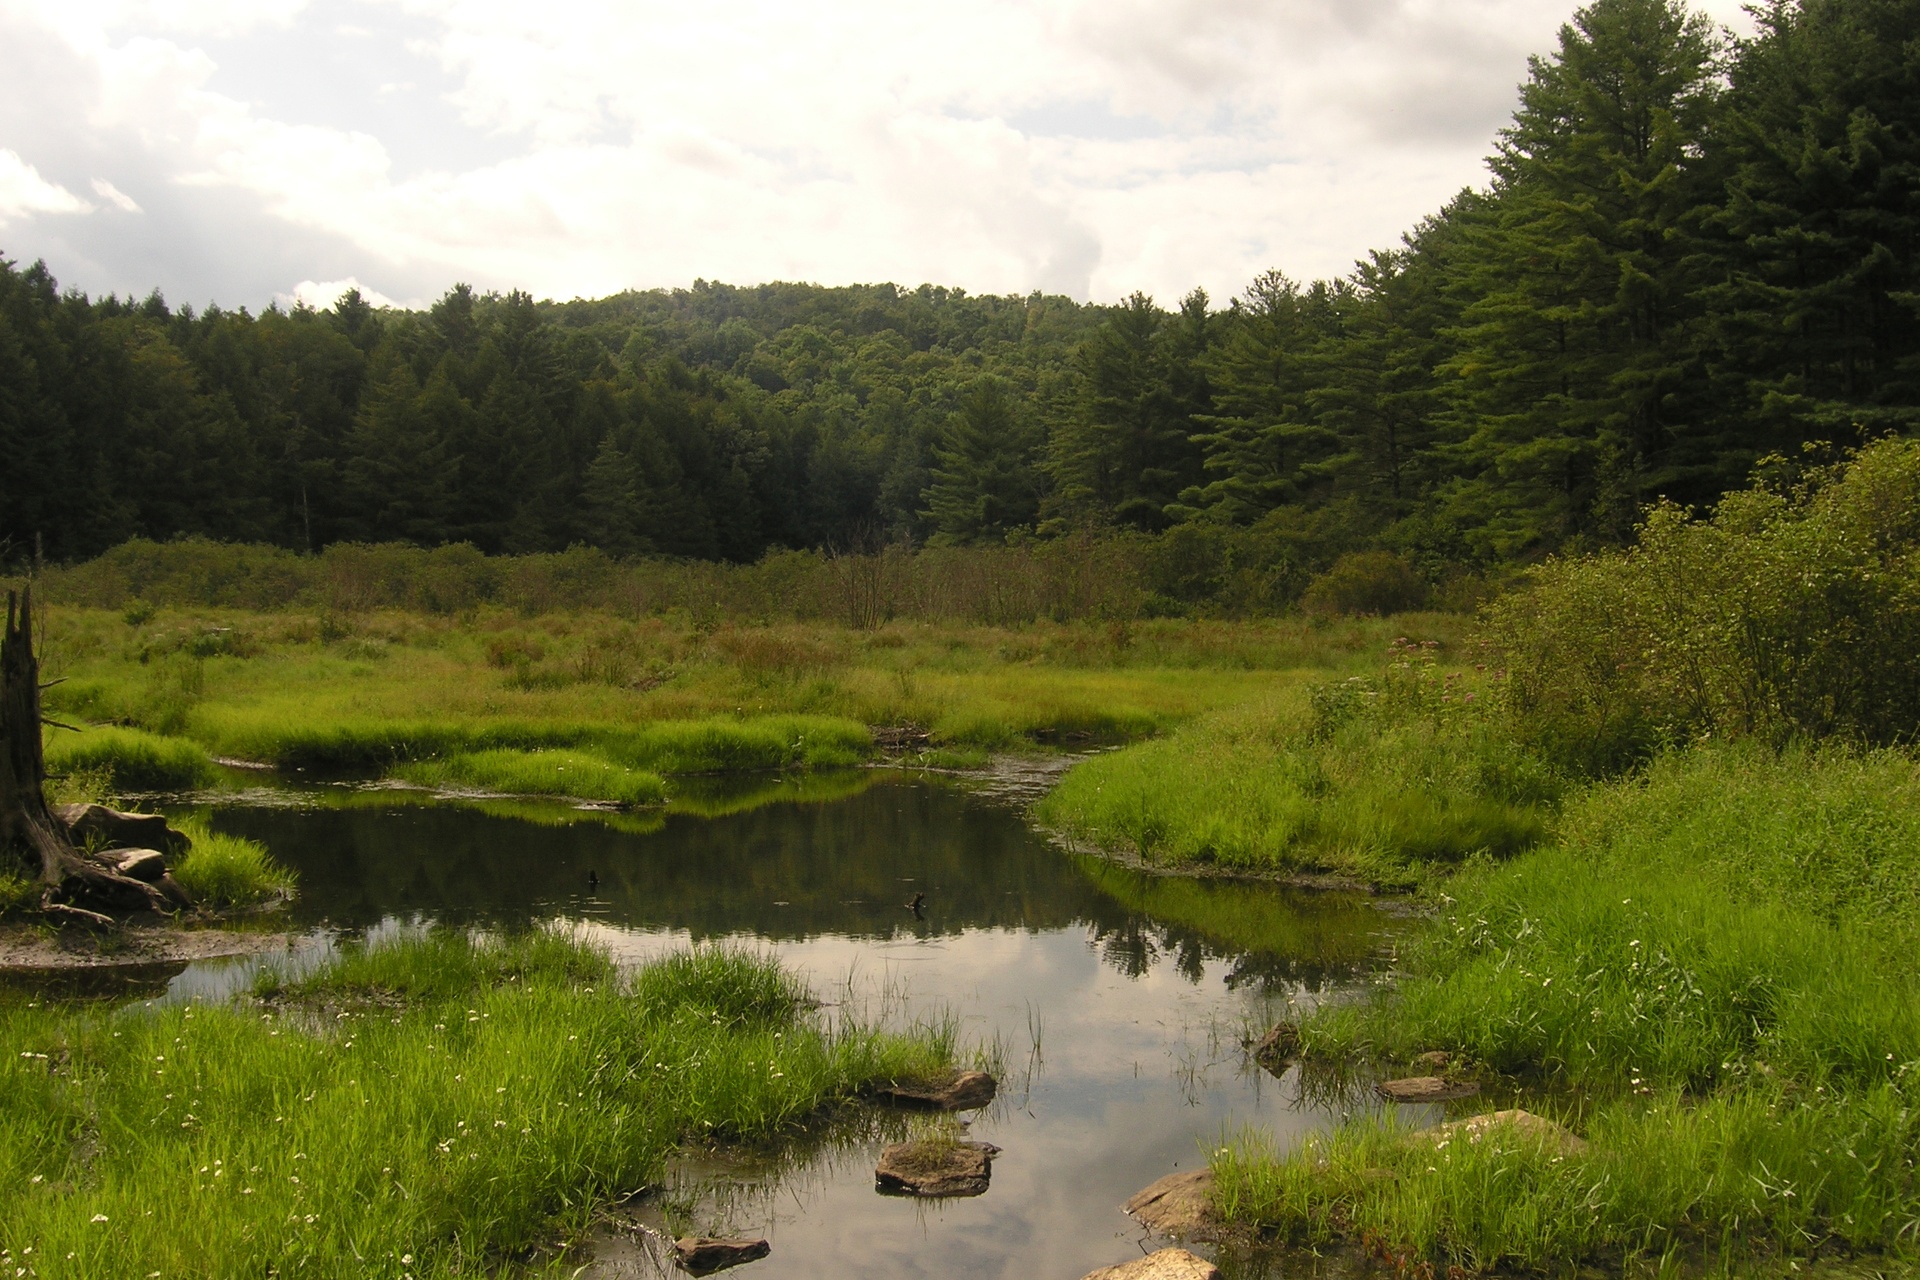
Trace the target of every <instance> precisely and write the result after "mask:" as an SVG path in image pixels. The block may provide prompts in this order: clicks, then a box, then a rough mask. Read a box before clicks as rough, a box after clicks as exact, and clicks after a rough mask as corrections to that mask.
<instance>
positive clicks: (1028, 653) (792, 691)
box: [46, 608, 1461, 776]
mask: <svg viewBox="0 0 1920 1280" xmlns="http://www.w3.org/2000/svg"><path fill="white" fill-rule="evenodd" d="M1415 621H1417V622H1418V623H1419V624H1420V625H1421V626H1423V627H1424V628H1426V629H1428V630H1436V629H1437V630H1438V631H1440V632H1446V633H1449V634H1450V633H1452V632H1457V631H1458V630H1459V629H1460V626H1461V624H1460V622H1459V620H1457V619H1447V618H1442V617H1438V616H1429V617H1423V618H1420V619H1416V620H1415ZM1395 625H1396V624H1395V623H1394V622H1391V621H1380V620H1366V621H1356V622H1351V623H1338V624H1332V625H1310V624H1306V623H1301V622H1294V621H1277V622H1257V623H1253V622H1249V623H1213V622H1184V621H1159V622H1150V623H1148V622H1142V623H1127V624H1121V623H1113V624H1099V625H1095V624H1051V623H1048V624H1035V625H1031V626H1022V627H976V626H966V625H940V626H932V625H905V624H902V625H894V626H889V627H886V628H883V629H882V630H880V631H878V632H868V633H863V632H855V631H849V630H847V629H845V628H841V627H835V626H831V625H826V624H814V625H799V624H776V625H770V626H763V627H724V628H721V629H719V630H717V631H712V630H703V629H700V628H694V627H688V626H687V625H686V624H685V622H684V620H674V619H665V618H650V619H644V620H641V621H637V622H635V621H627V620H623V619H616V618H611V617H604V616H599V615H593V614H582V615H555V616H547V617H541V618H536V619H528V618H522V617H519V616H516V615H506V614H498V613H482V614H477V615H474V616H472V617H469V618H465V619H462V620H459V621H456V620H454V619H451V618H447V617H441V616H434V615H420V614H404V613H383V614H378V615H360V616H356V617H352V618H340V617H324V618H315V617H312V616H310V615H302V614H291V613H266V614H259V613H242V612H236V611H231V610H176V609H162V610H160V611H159V612H158V613H156V614H155V615H154V616H152V617H150V618H142V619H141V620H140V621H139V622H138V623H137V624H129V623H128V622H127V621H126V620H125V619H124V618H123V617H122V615H121V614H119V613H111V612H107V611H105V610H96V609H73V608H55V609H54V610H53V611H52V612H51V615H50V621H49V627H50V631H49V640H48V643H47V650H46V654H47V656H46V664H47V670H48V671H49V673H50V674H57V675H60V676H63V677H67V683H65V684H63V685H60V686H58V687H56V688H54V689H52V690H50V691H49V695H48V696H49V701H50V704H52V705H53V706H54V707H55V709H56V710H57V712H58V713H59V714H60V715H62V717H63V718H67V719H71V720H90V721H94V722H102V721H112V722H115V723H122V724H130V725H134V726H138V727H140V728H144V729H147V730H149V731H153V732H161V733H164V734H167V735H172V736H176V737H182V738H185V739H188V740H190V741H191V742H193V743H194V744H197V745H198V746H199V747H200V748H201V749H202V750H203V751H206V752H211V753H212V754H214V755H218V756H221V757H228V758H237V759H243V760H255V761H261V762H264V763H268V764H272V765H275V766H276V767H279V768H283V769H289V770H294V769H297V770H304V771H307V772H309V773H315V774H318V773H340V774H358V775H361V776H366V775H372V774H378V773H380V772H381V771H383V770H385V769H387V768H388V767H390V766H392V765H393V764H395V763H399V762H408V761H419V760H427V759H433V758H439V757H446V756H449V755H452V754H455V753H459V752H473V751H487V750H517V751H529V750H538V749H554V748H565V749H571V750H587V751H594V752H597V753H599V754H603V755H606V756H608V757H609V758H611V759H616V760H618V761H619V762H620V763H622V764H626V765H630V766H632V767H634V768H636V769H646V770H649V771H651V772H654V773H660V774H674V773H688V772H708V771H715V770H741V769H767V768H791V767H811V766H830V765H836V764H848V763H857V762H861V761H865V760H868V759H871V758H872V757H873V756H874V754H875V752H874V747H873V744H872V742H871V740H870V739H869V737H868V736H867V734H866V732H865V728H864V727H865V726H867V725H895V724H917V725H921V726H923V727H925V728H927V729H929V730H930V731H931V732H932V735H933V745H934V746H935V747H937V748H940V749H943V750H955V751H960V752H964V753H968V754H967V758H974V756H973V753H977V752H981V751H986V750H1001V749H1010V748H1011V749H1031V748H1033V747H1034V746H1036V745H1038V746H1048V745H1062V744H1065V745H1072V744H1080V743H1091V742H1120V741H1128V740H1132V739H1136V738H1140V737H1144V736H1148V735H1151V734H1155V733H1160V732H1164V731H1166V730H1168V729H1170V728H1172V727H1174V726H1176V725H1179V724H1182V723H1184V722H1186V721H1187V720H1190V719H1192V718H1193V717H1194V716H1197V715H1202V714H1206V713H1208V712H1212V711H1216V710H1219V709H1221V708H1223V707H1228V706H1233V705H1236V704H1239V703H1243V702H1245V701H1247V700H1248V699H1250V698H1253V697H1257V696H1259V695H1260V694H1261V693H1262V692H1263V691H1264V690H1266V689H1267V688H1269V687H1270V686H1271V685H1272V683H1273V678H1274V677H1273V673H1275V672H1281V671H1289V672H1290V671H1295V670H1299V669H1302V668H1312V669H1314V670H1318V671H1321V672H1328V671H1336V670H1340V669H1343V668H1344V667H1346V666H1347V665H1349V664H1351V663H1353V662H1354V661H1355V659H1356V656H1357V655H1362V654H1366V653H1369V652H1372V653H1376V654H1377V653H1378V652H1379V650H1380V648H1381V647H1382V646H1383V645H1384V644H1385V642H1386V640H1387V639H1388V638H1389V637H1390V636H1391V635H1392V634H1394V631H1393V628H1394V626H1395ZM210 634H217V635H220V636H222V637H224V639H223V642H222V644H221V645H220V646H218V648H217V649H209V648H207V646H205V645H204V644H202V643H201V641H202V640H203V639H204V637H205V636H207V635H210Z"/></svg>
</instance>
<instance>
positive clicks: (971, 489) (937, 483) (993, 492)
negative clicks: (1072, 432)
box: [921, 377, 1040, 543]
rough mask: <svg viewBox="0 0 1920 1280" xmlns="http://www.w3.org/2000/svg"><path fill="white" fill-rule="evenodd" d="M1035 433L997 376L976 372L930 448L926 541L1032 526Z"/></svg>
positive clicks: (1036, 502)
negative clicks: (977, 377)
mask: <svg viewBox="0 0 1920 1280" xmlns="http://www.w3.org/2000/svg"><path fill="white" fill-rule="evenodd" d="M1038 445H1039V437H1038V433H1037V432H1036V431H1035V430H1034V429H1033V427H1032V425H1031V424H1030V423H1029V422H1028V421H1027V420H1026V418H1025V416H1024V414H1023V413H1022V411H1021V406H1020V404H1019V402H1018V401H1017V400H1016V399H1015V398H1014V396H1013V394H1012V393H1011V392H1010V391H1009V389H1008V388H1007V386H1006V384H1005V383H1004V382H1002V381H1001V380H1000V379H998V378H994V377H986V378H981V379H980V380H979V381H978V382H976V383H974V384H973V386H972V387H971V388H969V389H968V391H967V394H966V396H965V397H964V398H963V399H962V400H961V402H960V408H959V411H958V412H956V413H955V414H954V415H953V416H952V417H951V418H950V419H948V422H947V426H946V430H945V431H943V432H942V433H941V438H940V444H939V446H938V447H937V448H936V450H935V456H936V458H937V459H938V462H937V465H936V466H935V467H934V469H933V483H932V484H931V485H929V486H928V487H927V490H926V494H925V501H926V504H927V507H926V510H925V511H923V512H922V513H921V514H922V516H924V517H925V518H926V519H927V520H928V521H929V522H930V523H931V524H932V526H933V528H934V530H935V533H934V537H933V540H934V541H935V542H943V543H967V542H998V541H1002V540H1004V539H1005V538H1006V536H1007V534H1008V533H1009V532H1011V531H1012V530H1014V529H1018V528H1022V527H1027V526H1031V525H1032V524H1033V523H1034V520H1035V518H1036V517H1037V516H1038V514H1039V511H1040V473H1039V471H1038V470H1037V469H1036V468H1035V466H1034V455H1035V450H1036V449H1037V447H1038Z"/></svg>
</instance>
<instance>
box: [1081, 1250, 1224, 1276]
mask: <svg viewBox="0 0 1920 1280" xmlns="http://www.w3.org/2000/svg"><path fill="white" fill-rule="evenodd" d="M1219 1276H1220V1268H1218V1267H1216V1266H1214V1265H1213V1264H1212V1263H1211V1262H1208V1261H1207V1260H1206V1259H1205V1258H1203V1257H1201V1256H1200V1255H1199V1254H1197V1253H1188V1252H1187V1251H1186V1250H1185V1249H1162V1250H1160V1251H1159V1252H1158V1253H1150V1254H1148V1255H1147V1256H1146V1257H1144V1258H1135V1259H1134V1260H1133V1261H1132V1262H1123V1263H1121V1264H1120V1265H1119V1266H1117V1267H1102V1268H1100V1270H1098V1271H1093V1272H1089V1273H1088V1274H1087V1277H1086V1280H1219Z"/></svg>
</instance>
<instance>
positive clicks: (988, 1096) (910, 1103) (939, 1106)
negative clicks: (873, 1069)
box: [873, 1071, 1000, 1111]
mask: <svg viewBox="0 0 1920 1280" xmlns="http://www.w3.org/2000/svg"><path fill="white" fill-rule="evenodd" d="M999 1091H1000V1082H999V1081H997V1080H995V1079H994V1078H993V1077H992V1076H990V1075H988V1074H987V1073H986V1072H984V1071H960V1072H956V1073H954V1074H953V1075H952V1076H950V1077H948V1078H947V1079H945V1080H936V1081H923V1082H909V1083H907V1084H898V1083H895V1084H885V1085H881V1086H880V1087H879V1088H877V1089H875V1090H874V1091H873V1096H874V1097H876V1098H878V1099H879V1100H880V1101H882V1102H890V1103H892V1104H893V1105H894V1106H896V1107H913V1108H916V1109H918V1110H922V1111H975V1110H978V1109H979V1108H981V1107H984V1106H986V1105H987V1104H988V1103H990V1102H992V1101H993V1098H994V1095H995V1094H997V1093H998V1092H999Z"/></svg>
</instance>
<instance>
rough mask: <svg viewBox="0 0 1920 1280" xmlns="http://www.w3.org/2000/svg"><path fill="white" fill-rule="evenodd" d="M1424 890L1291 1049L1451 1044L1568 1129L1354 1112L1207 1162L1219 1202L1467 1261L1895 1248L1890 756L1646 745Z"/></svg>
mask: <svg viewBox="0 0 1920 1280" xmlns="http://www.w3.org/2000/svg"><path fill="white" fill-rule="evenodd" d="M1440 903H1441V905H1442V908H1443V909H1442V910H1441V911H1440V913H1439V915H1438V917H1437V919H1436V920H1435V922H1434V925H1433V927H1432V928H1430V929H1429V930H1427V931H1426V932H1425V933H1424V934H1423V935H1421V936H1420V937H1419V938H1418V939H1416V941H1415V942H1414V943H1413V945H1412V947H1411V950H1410V952H1409V954H1408V957H1407V966H1408V976H1407V977H1406V979H1405V980H1404V981H1403V982H1402V983H1401V984H1400V985H1399V987H1398V988H1397V990H1395V991H1394V992H1393V993H1392V994H1391V995H1389V996H1386V997H1384V998H1381V999H1378V1000H1374V1001H1369V1002H1365V1003H1361V1004H1356V1005H1348V1006H1345V1007H1342V1008H1338V1009H1331V1010H1324V1011H1321V1012H1319V1013H1317V1014H1316V1015H1314V1016H1313V1017H1312V1018H1310V1019H1309V1020H1308V1021H1307V1022H1306V1023H1305V1025H1304V1026H1302V1027H1301V1029H1300V1031H1301V1039H1302V1042H1303V1044H1304V1045H1305V1047H1306V1049H1307V1051H1308V1052H1310V1053H1313V1054H1318V1055H1322V1056H1325V1057H1331V1058H1346V1059H1357V1060H1372V1061H1377V1062H1381V1063H1383V1064H1387V1065H1388V1066H1392V1065H1393V1064H1405V1063H1407V1062H1409V1061H1410V1060H1411V1059H1412V1058H1413V1056H1414V1055H1416V1054H1418V1053H1420V1052H1423V1051H1427V1050H1432V1049H1444V1050H1448V1051H1450V1052H1451V1053H1453V1054H1455V1055H1458V1056H1460V1057H1461V1058H1463V1059H1464V1060H1466V1061H1467V1062H1469V1063H1471V1064H1476V1065H1477V1068H1478V1069H1480V1070H1482V1071H1484V1072H1490V1073H1498V1074H1503V1075H1507V1076H1510V1077H1517V1078H1518V1079H1520V1080H1521V1081H1524V1082H1529V1083H1532V1084H1535V1085H1537V1086H1542V1087H1545V1088H1547V1089H1549V1090H1550V1091H1552V1092H1551V1093H1550V1094H1549V1096H1550V1097H1556V1096H1557V1097H1558V1098H1559V1099H1560V1101H1559V1102H1557V1103H1554V1102H1549V1103H1546V1104H1542V1105H1544V1106H1546V1107H1547V1109H1556V1108H1557V1109H1560V1110H1562V1111H1564V1112H1565V1118H1566V1119H1568V1120H1569V1121H1570V1122H1571V1123H1572V1124H1573V1125H1574V1126H1575V1127H1576V1128H1577V1129H1578V1130H1580V1131H1581V1132H1582V1133H1584V1135H1585V1136H1586V1137H1587V1138H1588V1140H1589V1142H1590V1144H1591V1146H1590V1148H1589V1150H1588V1151H1587V1152H1586V1153H1584V1154H1581V1155H1563V1154H1562V1153H1561V1152H1559V1151H1557V1150H1546V1149H1539V1148H1536V1147H1533V1146H1530V1145H1529V1144H1527V1143H1525V1142H1523V1141H1515V1140H1500V1141H1493V1142H1483V1143H1479V1144H1471V1143H1464V1142H1461V1143H1454V1144H1450V1145H1449V1147H1448V1148H1447V1149H1446V1151H1444V1152H1439V1153H1436V1152H1435V1151H1434V1150H1433V1149H1432V1148H1431V1147H1430V1146H1421V1145H1419V1144H1417V1143H1411V1142H1409V1141H1408V1140H1407V1139H1406V1138H1405V1136H1404V1135H1400V1134H1396V1133H1395V1132H1393V1131H1392V1130H1391V1129H1390V1128H1387V1127H1381V1126H1373V1125H1362V1126H1355V1127H1351V1128H1348V1129H1346V1130H1343V1131H1341V1132H1340V1133H1338V1134H1336V1135H1334V1136H1333V1137H1332V1138H1331V1139H1330V1140H1328V1141H1327V1142H1326V1143H1325V1144H1323V1145H1322V1146H1320V1147H1319V1148H1317V1149H1315V1150H1314V1151H1312V1152H1310V1153H1295V1154H1294V1155H1293V1156H1292V1157H1290V1158H1286V1159H1281V1158H1278V1157H1277V1156H1276V1155H1275V1153H1272V1152H1267V1151H1263V1150H1261V1149H1260V1148H1259V1146H1258V1144H1250V1145H1247V1146H1244V1147H1239V1148H1236V1149H1234V1150H1231V1151H1229V1152H1227V1153H1224V1154H1222V1155H1221V1156H1220V1157H1218V1158H1217V1160H1216V1167H1217V1169H1218V1170H1219V1173H1220V1176H1221V1179H1222V1188H1223V1192H1222V1194H1223V1201H1222V1202H1223V1204H1224V1205H1225V1206H1227V1208H1228V1209H1229V1211H1230V1212H1231V1213H1233V1214H1234V1215H1235V1216H1236V1217H1238V1218H1240V1219H1241V1220H1244V1221H1248V1222H1252V1223H1258V1224H1260V1225H1262V1226H1265V1227H1269V1228H1272V1229H1275V1230H1278V1231H1280V1232H1283V1233H1285V1234H1288V1235H1292V1236H1295V1237H1299V1238H1304V1239H1309V1240H1323V1239H1327V1238H1331V1237H1333V1236H1335V1235H1341V1236H1346V1237H1348V1238H1358V1237H1362V1236H1367V1235H1368V1234H1369V1233H1371V1235H1372V1237H1373V1238H1376V1239H1379V1240H1383V1241H1387V1242H1389V1243H1390V1244H1391V1245H1392V1247H1394V1248H1395V1249H1402V1250H1407V1251H1411V1254H1412V1255H1414V1256H1417V1257H1419V1258H1422V1259H1425V1260H1428V1261H1432V1262H1434V1263H1436V1264H1458V1265H1464V1266H1469V1267H1472V1268H1476V1269H1477V1268H1484V1267H1488V1266H1493V1265H1496V1264H1502V1265H1505V1264H1517V1265H1521V1266H1527V1267H1542V1266H1546V1265H1549V1264H1550V1263H1553V1262H1555V1261H1557V1260H1564V1259H1567V1258H1581V1257H1587V1256H1590V1255H1593V1254H1595V1253H1599V1254H1602V1255H1609V1256H1614V1257H1624V1256H1627V1255H1644V1254H1651V1255H1653V1256H1655V1257H1658V1256H1659V1255H1661V1254H1662V1253H1664V1252H1666V1251H1669V1250H1677V1251H1680V1252H1682V1253H1692V1252H1698V1251H1703V1250H1704V1251H1708V1252H1714V1253H1717V1254H1720V1255H1722V1256H1724V1255H1727V1254H1728V1253H1729V1252H1731V1253H1732V1254H1733V1255H1736V1256H1737V1255H1741V1254H1751V1253H1757V1254H1760V1255H1763V1256H1765V1255H1787V1256H1806V1255H1808V1254H1811V1253H1816V1252H1818V1251H1820V1250H1822V1249H1827V1248H1833V1247H1841V1248H1846V1249H1850V1250H1858V1249H1868V1250H1889V1251H1893V1252H1894V1253H1895V1254H1896V1255H1897V1256H1899V1257H1902V1258H1907V1259H1909V1260H1911V1259H1912V1258H1913V1257H1915V1256H1920V1255H1917V1254H1916V1250H1920V1239H1916V1232H1920V1180H1916V1175H1915V1162H1916V1158H1920V1119H1916V1117H1917V1116H1920V1111H1916V1108H1915V1106H1914V1104H1915V1103H1916V1102H1920V1097H1916V1096H1915V1090H1916V1088H1920V1005H1916V1003H1915V1001H1914V999H1913V996H1912V991H1913V981H1914V978H1915V976H1916V972H1915V971H1916V968H1920V962H1916V960H1915V956H1916V955H1920V949H1917V948H1916V946H1915V942H1916V928H1915V924H1916V919H1920V916H1917V915H1916V912H1915V907H1916V904H1917V903H1920V767H1916V763H1915V761H1914V759H1913V757H1912V756H1911V755H1909V754H1907V753H1905V752H1899V751H1883V752H1874V753H1865V754H1855V753H1846V752H1841V751H1838V750H1832V751H1826V752H1817V751H1805V750H1796V751H1789V752H1787V753H1785V754H1776V753H1774V752H1771V751H1769V750H1766V749H1764V748H1760V747H1757V746H1753V745H1751V744H1750V745H1748V746H1746V747H1744V748H1738V747H1729V748H1720V749H1712V750H1709V749H1694V750H1690V751H1686V752H1680V753H1675V754H1672V755H1668V756H1665V757H1662V758H1660V759H1659V760H1657V761H1656V762H1655V763H1654V764H1653V765H1652V767H1651V768H1650V769H1648V770H1647V771H1646V772H1645V774H1644V775H1643V776H1637V777H1634V778H1631V779H1627V780H1623V781H1619V782H1615V783H1611V784H1605V785H1601V786H1597V787H1594V788H1591V789H1589V790H1587V791H1585V792H1583V793H1581V794H1580V795H1578V796H1577V797H1575V798H1573V799H1571V800H1570V801H1569V803H1568V805H1567V808H1566V811H1565V813H1564V815H1563V817H1562V819H1561V822H1560V832H1559V838H1558V839H1557V840H1556V842H1555V843H1554V844H1553V845H1552V846H1551V847H1548V848H1543V849H1540V850H1537V851H1535V852H1533V853H1530V854H1527V855H1525V856H1523V857H1521V858H1518V859H1516V860H1514V861H1513V862H1512V863H1511V864H1509V865H1506V866H1494V865H1488V864H1482V865H1478V866H1476V867H1474V868H1472V869H1470V870H1469V871H1467V872H1466V873H1464V874H1462V875H1458V876H1456V877H1454V878H1453V879H1452V880H1451V881H1449V882H1448V884H1447V885H1446V888H1445V895H1444V897H1442V898H1441V899H1440ZM1321 1166H1325V1169H1326V1170H1331V1172H1330V1173H1327V1172H1325V1171H1324V1170H1322V1169H1321ZM1381 1169H1385V1170H1390V1171H1392V1174H1393V1176H1391V1177H1388V1176H1383V1175H1382V1174H1380V1173H1379V1172H1377V1170H1381Z"/></svg>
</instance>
